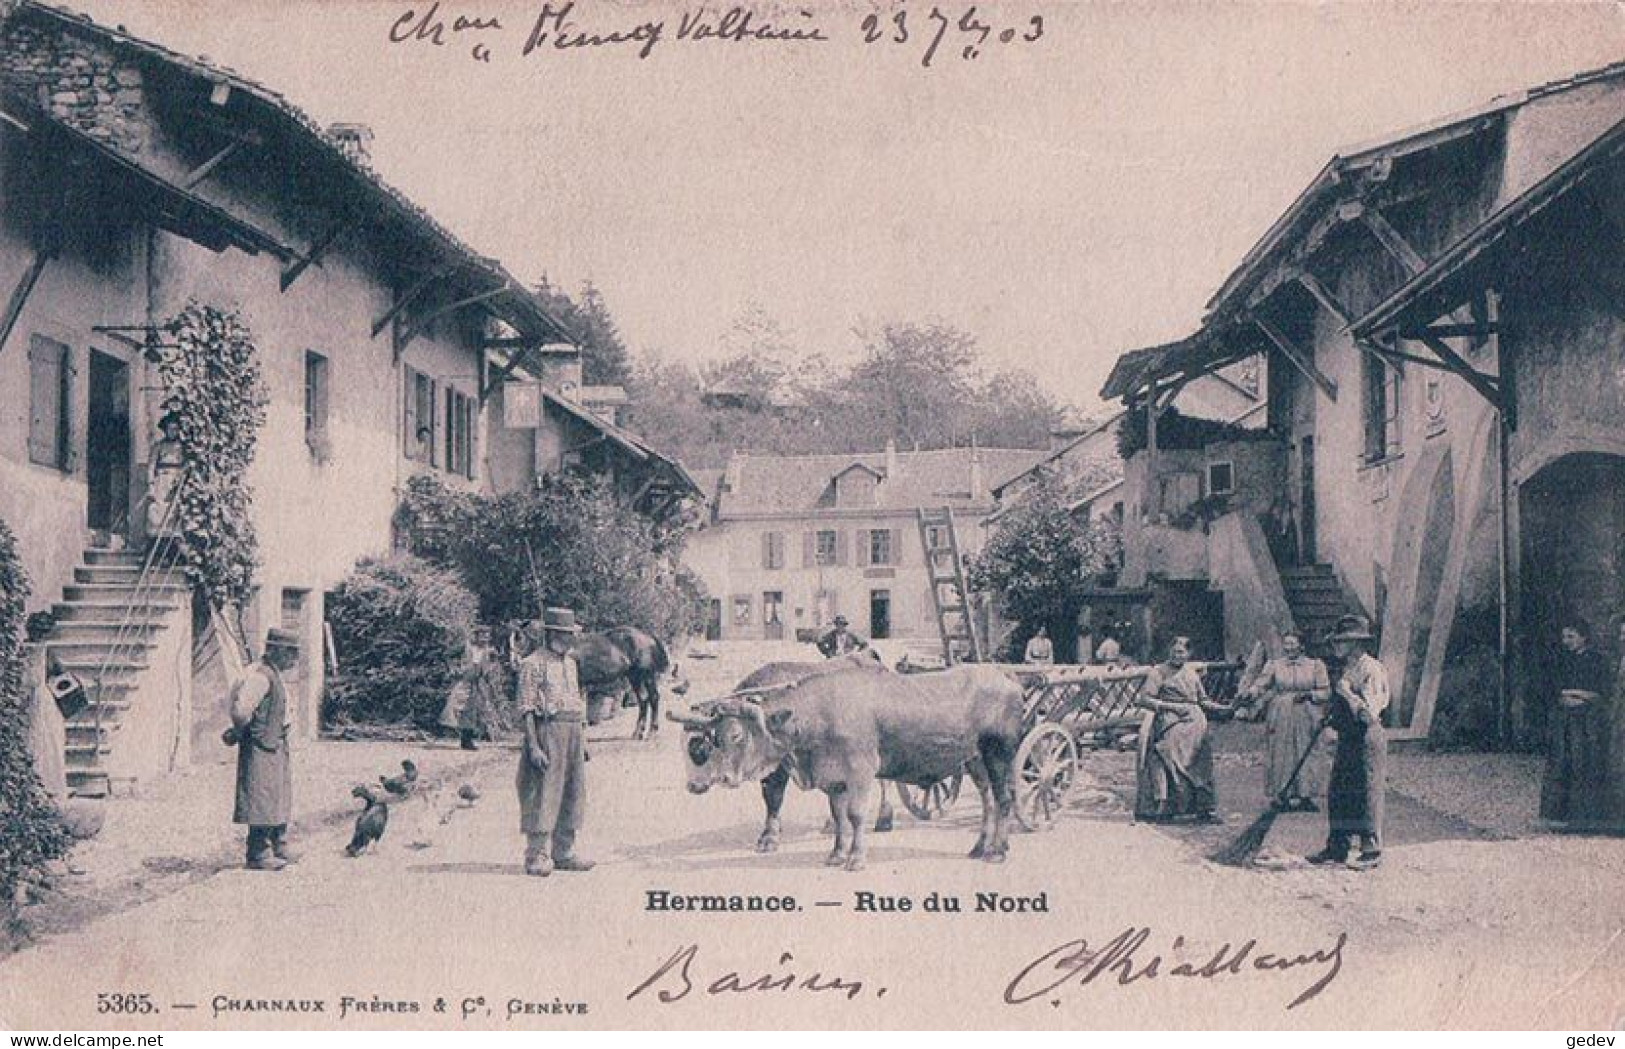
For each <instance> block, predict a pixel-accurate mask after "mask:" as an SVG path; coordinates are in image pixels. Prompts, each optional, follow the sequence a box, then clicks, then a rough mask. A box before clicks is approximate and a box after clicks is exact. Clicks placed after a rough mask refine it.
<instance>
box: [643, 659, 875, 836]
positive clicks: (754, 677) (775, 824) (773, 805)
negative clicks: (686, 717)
mask: <svg viewBox="0 0 1625 1049" xmlns="http://www.w3.org/2000/svg"><path fill="white" fill-rule="evenodd" d="M853 667H859V668H862V669H865V670H869V671H872V672H876V673H883V672H884V671H885V669H886V665H885V663H884V662H882V661H881V658H880V654H879V653H877V652H876V651H875V650H874V649H872V648H865V649H860V650H858V651H856V652H852V653H849V654H847V655H844V656H836V657H835V658H833V659H822V660H819V661H818V662H816V663H768V664H765V665H763V666H760V667H758V668H756V669H755V670H753V671H752V672H751V673H750V674H749V675H748V676H747V677H746V678H745V679H744V680H743V681H741V682H739V684H737V685H735V686H734V689H733V690H734V692H735V693H758V694H760V693H765V692H766V691H768V690H771V689H774V688H777V687H779V686H783V685H794V684H798V683H800V682H802V681H805V680H806V679H807V678H810V677H816V676H818V675H820V674H829V673H832V672H834V671H836V670H842V669H851V668H853ZM698 709H700V712H701V713H702V714H709V713H710V711H709V710H707V709H705V708H703V707H702V708H698ZM674 720H683V719H674ZM789 785H790V765H789V762H788V761H782V762H780V763H779V764H778V765H777V766H775V767H774V769H773V771H772V772H769V773H768V774H767V776H766V777H765V778H764V779H763V780H762V803H763V804H764V805H765V806H766V807H767V819H766V822H765V823H763V825H762V834H761V836H760V837H759V838H757V839H756V851H757V852H775V851H777V850H778V847H779V836H780V827H781V824H780V820H779V812H780V811H781V810H782V809H783V808H784V792H785V789H786V788H787V787H789ZM892 818H893V815H892V808H891V802H890V801H889V800H888V799H887V797H886V788H885V784H881V788H880V811H879V812H878V813H876V815H875V830H876V831H878V832H880V833H885V832H886V831H889V830H891V829H892ZM834 831H835V824H834V821H833V820H832V821H830V824H829V826H827V827H825V828H824V832H825V833H826V834H830V833H834Z"/></svg>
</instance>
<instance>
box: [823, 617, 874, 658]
mask: <svg viewBox="0 0 1625 1049" xmlns="http://www.w3.org/2000/svg"><path fill="white" fill-rule="evenodd" d="M868 647H869V642H867V641H865V640H864V639H863V638H861V637H859V636H858V635H856V634H854V633H853V632H852V631H851V630H848V629H847V621H846V617H845V616H836V617H835V625H834V626H833V627H832V628H830V629H829V630H826V631H825V632H824V634H823V636H822V637H820V638H819V639H818V651H819V652H821V653H823V656H824V658H825V659H834V658H835V657H836V656H844V655H846V654H848V653H850V652H858V651H861V650H863V649H865V648H868Z"/></svg>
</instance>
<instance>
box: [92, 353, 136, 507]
mask: <svg viewBox="0 0 1625 1049" xmlns="http://www.w3.org/2000/svg"><path fill="white" fill-rule="evenodd" d="M89 414H90V421H89V424H88V430H87V433H86V438H85V482H86V486H87V488H88V489H89V504H88V506H87V507H86V513H85V523H86V524H87V525H89V526H90V528H91V529H93V530H94V531H98V532H110V533H114V534H117V535H128V534H129V531H130V366H129V365H128V364H126V363H125V362H124V361H121V360H119V359H118V358H117V357H111V356H108V355H107V354H105V353H102V352H100V351H99V350H91V351H90V413H89Z"/></svg>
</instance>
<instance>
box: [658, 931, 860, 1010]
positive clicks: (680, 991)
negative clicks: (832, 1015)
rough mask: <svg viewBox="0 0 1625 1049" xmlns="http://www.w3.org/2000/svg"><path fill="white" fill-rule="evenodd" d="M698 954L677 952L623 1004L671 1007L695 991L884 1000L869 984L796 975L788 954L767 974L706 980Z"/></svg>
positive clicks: (732, 973) (693, 948)
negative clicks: (647, 998) (648, 1000)
mask: <svg viewBox="0 0 1625 1049" xmlns="http://www.w3.org/2000/svg"><path fill="white" fill-rule="evenodd" d="M699 953H700V946H699V944H697V943H691V944H689V945H688V946H686V947H681V948H679V949H678V950H677V951H675V952H674V953H673V954H672V956H671V957H669V958H667V959H666V960H665V961H663V962H661V963H660V966H659V967H658V968H656V969H655V971H654V972H653V973H651V974H649V976H648V977H647V978H646V979H645V980H644V981H643V982H642V983H640V984H638V985H637V986H636V987H634V988H632V991H631V993H630V994H628V995H627V996H626V1000H627V1001H631V1000H632V999H634V998H636V997H638V996H639V995H641V994H643V993H644V992H645V991H649V992H653V994H654V996H655V1000H656V1001H658V1002H660V1003H662V1004H664V1005H670V1004H671V1003H673V1002H680V1001H682V1000H683V999H684V998H687V997H688V996H689V995H690V994H692V993H694V992H695V991H696V990H698V991H700V992H701V993H703V994H708V995H735V994H759V993H785V992H804V993H807V994H814V995H830V996H832V997H835V996H840V995H845V996H846V998H847V1000H848V1001H851V1000H853V999H856V998H858V997H859V996H860V995H862V994H863V993H864V992H865V991H869V993H871V994H873V995H874V997H876V998H884V997H885V996H886V988H884V987H875V988H873V990H870V989H869V984H868V983H867V982H866V981H864V980H861V979H855V978H852V977H847V976H831V975H826V974H825V973H822V972H811V973H808V972H803V971H797V969H796V967H795V966H794V964H793V963H794V962H795V956H794V955H792V954H791V953H790V952H789V951H784V952H782V953H781V954H780V955H779V960H778V964H777V965H775V966H764V967H763V968H764V969H765V970H767V971H763V972H756V971H754V970H752V971H751V972H749V973H742V972H740V971H738V970H733V969H730V970H728V971H726V972H721V973H718V974H717V975H715V976H710V977H709V978H708V977H707V976H705V975H701V974H699V973H698V972H697V969H698V968H699V967H698V966H697V965H696V959H697V958H698V956H699Z"/></svg>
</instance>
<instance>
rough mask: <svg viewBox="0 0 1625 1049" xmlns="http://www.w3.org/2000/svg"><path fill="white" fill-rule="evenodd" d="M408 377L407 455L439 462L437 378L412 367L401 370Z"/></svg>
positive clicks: (404, 432)
mask: <svg viewBox="0 0 1625 1049" xmlns="http://www.w3.org/2000/svg"><path fill="white" fill-rule="evenodd" d="M402 371H403V372H404V374H405V376H406V405H405V426H404V427H403V432H402V435H401V436H402V441H403V447H404V448H405V450H406V457H407V458H408V459H413V460H416V461H418V462H423V463H428V464H429V465H431V466H437V465H439V464H438V462H437V459H438V457H439V456H438V452H437V449H436V447H435V431H436V424H437V421H438V420H437V418H436V415H435V401H436V399H437V398H436V394H437V392H438V391H437V390H436V387H435V381H434V380H433V379H431V378H429V377H428V376H427V375H424V374H423V373H422V372H420V371H417V370H416V369H413V368H404V369H402Z"/></svg>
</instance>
